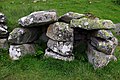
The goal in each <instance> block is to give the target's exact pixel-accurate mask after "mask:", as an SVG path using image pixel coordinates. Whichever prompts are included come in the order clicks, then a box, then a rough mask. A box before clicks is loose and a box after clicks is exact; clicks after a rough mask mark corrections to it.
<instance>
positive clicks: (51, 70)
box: [0, 0, 120, 80]
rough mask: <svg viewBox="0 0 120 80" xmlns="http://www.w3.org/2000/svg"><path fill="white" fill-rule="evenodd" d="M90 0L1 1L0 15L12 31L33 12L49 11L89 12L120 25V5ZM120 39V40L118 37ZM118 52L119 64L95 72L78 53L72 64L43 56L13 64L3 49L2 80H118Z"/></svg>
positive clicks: (107, 0) (108, 1)
mask: <svg viewBox="0 0 120 80" xmlns="http://www.w3.org/2000/svg"><path fill="white" fill-rule="evenodd" d="M91 1H92V3H91V4H90V3H89V1H88V0H46V1H42V0H40V1H39V2H37V3H33V0H0V12H3V13H4V14H5V15H6V16H7V26H8V27H9V31H11V30H12V29H13V28H15V27H19V25H18V22H17V21H18V19H19V18H21V17H23V16H25V15H28V14H30V13H31V12H33V11H38V10H49V9H55V10H57V12H58V15H59V16H60V15H62V14H64V13H66V12H69V11H74V12H78V13H88V12H90V13H93V14H94V15H95V16H98V17H99V18H103V19H110V20H112V21H113V22H114V23H118V22H120V5H116V4H114V3H113V2H112V1H111V0H91ZM117 38H118V39H119V40H120V38H119V36H117ZM81 48H82V47H81ZM81 48H80V49H81ZM77 50H79V49H77ZM119 53H120V46H118V47H117V49H116V51H115V55H116V56H117V58H118V61H117V62H110V64H109V65H108V66H106V67H104V68H102V69H98V70H94V69H93V67H92V65H91V64H89V63H88V62H87V60H86V59H85V58H84V57H82V55H80V54H81V53H79V51H78V53H77V52H75V54H76V57H77V58H76V59H75V60H74V61H72V62H64V61H60V60H54V59H50V58H49V59H44V58H43V57H42V56H43V54H42V55H41V56H40V57H35V56H26V57H24V58H22V59H21V60H19V61H12V60H10V59H9V55H8V51H6V50H1V49H0V80H119V79H120V76H119V75H120V68H119V66H120V54H119ZM83 54H84V53H83ZM77 55H79V56H80V57H81V58H79V57H78V56H77Z"/></svg>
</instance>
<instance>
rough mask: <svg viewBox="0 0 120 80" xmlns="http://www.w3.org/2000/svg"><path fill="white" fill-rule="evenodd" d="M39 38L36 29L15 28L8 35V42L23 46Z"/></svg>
mask: <svg viewBox="0 0 120 80" xmlns="http://www.w3.org/2000/svg"><path fill="white" fill-rule="evenodd" d="M38 38H39V30H38V29H37V28H15V29H14V30H13V31H12V32H11V33H10V35H9V37H8V41H9V42H10V43H12V44H24V43H31V42H34V41H36V40H37V39H38Z"/></svg>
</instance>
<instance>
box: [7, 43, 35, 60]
mask: <svg viewBox="0 0 120 80" xmlns="http://www.w3.org/2000/svg"><path fill="white" fill-rule="evenodd" d="M34 53H35V45H34V44H22V45H10V48H9V56H10V58H11V59H12V60H19V59H20V57H23V56H25V55H26V54H30V55H32V54H34Z"/></svg>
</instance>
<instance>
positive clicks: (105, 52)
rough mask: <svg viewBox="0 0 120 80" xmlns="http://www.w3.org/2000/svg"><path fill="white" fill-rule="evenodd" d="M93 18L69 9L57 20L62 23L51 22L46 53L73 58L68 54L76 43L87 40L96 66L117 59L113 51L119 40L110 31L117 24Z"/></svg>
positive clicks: (88, 52) (89, 52) (91, 58)
mask: <svg viewBox="0 0 120 80" xmlns="http://www.w3.org/2000/svg"><path fill="white" fill-rule="evenodd" d="M91 17H92V16H91V15H90V16H89V15H86V14H79V13H74V12H68V13H66V14H64V15H63V16H61V17H60V18H59V19H58V20H59V21H62V22H56V23H54V24H51V25H50V26H49V27H48V30H47V33H46V35H47V36H48V37H49V38H50V40H49V41H48V43H47V46H48V48H47V49H46V51H45V56H48V57H53V58H55V59H61V60H68V61H71V60H73V59H74V57H73V56H74V55H73V54H69V53H72V50H73V43H74V42H76V43H78V42H81V41H84V43H86V44H87V45H88V46H87V51H86V53H87V56H88V61H89V62H90V63H91V64H92V65H93V66H94V68H95V69H96V68H101V67H104V66H106V65H107V64H108V63H109V62H110V61H111V60H117V59H116V57H115V56H114V50H115V48H116V46H117V45H118V41H117V39H116V38H115V37H114V36H113V34H112V32H111V31H110V29H114V28H115V25H114V24H113V22H112V21H111V20H101V19H99V18H97V17H92V18H91ZM63 23H64V24H66V23H67V24H66V25H63ZM65 27H66V28H65ZM64 28H65V29H64ZM73 35H74V36H73ZM66 44H68V45H66ZM75 45H76V44H75ZM66 52H67V54H68V55H66ZM69 55H72V57H73V58H71V56H69ZM66 57H67V58H66Z"/></svg>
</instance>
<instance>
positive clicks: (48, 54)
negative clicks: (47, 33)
mask: <svg viewBox="0 0 120 80" xmlns="http://www.w3.org/2000/svg"><path fill="white" fill-rule="evenodd" d="M44 56H45V57H51V58H54V59H60V60H64V61H72V60H74V56H73V55H69V56H66V55H64V56H63V55H60V54H58V53H56V52H54V51H52V50H51V49H49V48H47V49H46V50H45V54H44Z"/></svg>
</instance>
